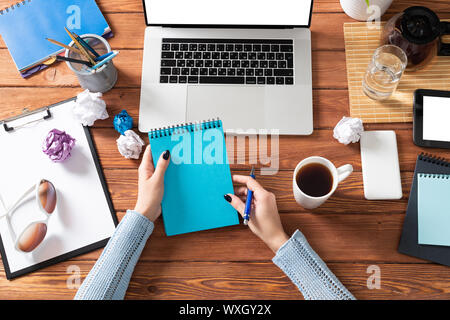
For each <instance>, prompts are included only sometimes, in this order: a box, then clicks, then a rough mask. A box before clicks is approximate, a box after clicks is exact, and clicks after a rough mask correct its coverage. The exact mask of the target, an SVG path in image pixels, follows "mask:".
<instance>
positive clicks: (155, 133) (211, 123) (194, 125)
mask: <svg viewBox="0 0 450 320" xmlns="http://www.w3.org/2000/svg"><path fill="white" fill-rule="evenodd" d="M221 127H222V121H221V120H220V119H219V118H217V119H210V120H204V121H197V122H189V123H183V124H178V125H174V126H168V127H162V128H158V129H154V130H151V131H150V132H149V133H148V136H149V138H150V139H157V138H162V137H169V136H172V135H177V134H184V133H189V132H195V131H201V130H209V129H217V128H221Z"/></svg>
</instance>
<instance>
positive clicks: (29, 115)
mask: <svg viewBox="0 0 450 320" xmlns="http://www.w3.org/2000/svg"><path fill="white" fill-rule="evenodd" d="M75 99H76V98H71V99H68V100H65V101H62V102H59V103H56V104H53V105H50V106H47V107H44V108H40V109H37V110H35V111H31V112H25V113H24V114H22V115H19V116H15V117H12V118H8V119H6V120H2V121H0V131H3V132H0V141H2V139H4V140H8V137H9V136H10V137H11V139H12V138H13V136H14V135H17V134H18V133H19V132H20V131H21V130H31V129H32V130H33V134H34V132H35V131H36V129H35V128H37V127H40V126H49V125H52V123H53V122H55V117H56V115H55V113H58V114H60V115H61V114H63V113H66V112H67V113H68V114H69V113H70V115H71V110H69V108H70V106H69V105H70V104H72V103H74V101H75ZM66 106H67V108H66ZM64 117H66V116H64ZM61 118H62V116H61ZM25 119H26V120H25ZM17 121H23V123H21V124H19V125H15V123H16V122H17ZM70 121H72V122H70ZM65 122H66V123H71V124H70V125H69V126H72V125H73V126H78V124H77V123H76V122H75V120H69V119H65ZM79 126H80V127H81V128H79V130H78V131H77V133H78V137H77V144H80V143H82V144H83V145H82V146H80V147H79V148H80V150H77V149H76V148H77V144H76V145H75V148H74V149H73V150H72V157H71V158H73V157H74V155H76V154H78V155H79V154H81V153H84V157H85V158H87V160H86V163H87V164H84V165H85V166H86V168H88V169H86V172H88V173H89V179H90V181H93V183H90V184H91V185H94V184H95V191H96V193H95V192H94V193H93V194H97V195H100V193H102V195H103V196H104V199H96V201H95V202H99V203H100V204H96V206H98V207H99V208H102V210H101V211H102V212H101V215H102V218H101V219H100V218H99V219H97V220H95V218H94V221H97V222H103V223H102V224H105V225H106V226H103V227H101V226H98V227H99V229H101V228H103V229H102V235H99V236H98V237H100V238H102V239H97V241H93V242H92V243H90V242H89V241H88V240H86V241H87V242H86V243H84V244H83V245H81V246H79V247H76V246H77V245H76V244H71V243H69V244H67V245H66V244H65V243H63V244H64V248H66V247H67V248H69V247H71V245H72V246H73V247H74V248H72V249H73V250H69V251H67V252H64V253H62V254H58V255H56V256H53V257H51V258H49V259H41V258H36V255H37V256H38V255H39V254H41V255H42V256H46V257H47V256H51V255H52V253H51V248H52V245H53V244H51V243H50V244H49V245H47V248H46V249H42V250H41V252H38V253H37V254H35V251H36V250H39V249H40V247H41V246H42V245H43V243H45V242H46V240H47V239H44V241H43V243H41V245H40V246H39V247H38V248H36V250H34V251H33V252H32V253H26V254H25V253H21V252H20V253H19V254H21V255H30V254H35V256H32V257H27V258H26V259H29V260H30V259H31V260H30V261H34V260H36V261H37V263H31V265H29V266H26V267H24V268H19V269H18V268H17V266H16V265H14V268H12V262H13V261H12V260H11V256H12V257H13V258H14V257H16V259H19V258H17V257H18V256H17V255H16V254H15V253H12V251H11V248H10V246H7V245H6V243H5V241H7V242H8V241H10V240H9V238H10V235H5V234H4V232H3V231H4V229H3V231H2V227H1V224H2V223H4V221H3V222H2V221H0V254H1V257H2V261H3V264H4V268H5V274H6V278H7V279H8V280H11V279H13V278H16V277H19V276H23V275H25V274H28V273H30V272H34V271H36V270H39V269H42V268H45V267H48V266H51V265H54V264H56V263H59V262H62V261H65V260H68V259H71V258H74V257H76V256H79V255H81V254H85V253H88V252H90V251H93V250H96V249H99V248H102V247H104V246H105V245H106V244H107V242H108V240H109V238H110V236H111V235H112V233H113V232H114V230H115V228H116V227H117V224H118V219H117V216H116V214H115V210H114V207H113V203H112V200H111V197H110V194H109V191H108V187H107V183H106V180H105V177H104V174H103V171H102V168H101V165H100V161H99V159H98V155H97V150H96V148H95V144H94V141H93V139H92V136H91V132H90V129H89V127H84V126H82V125H81V124H79ZM30 127H31V128H30ZM42 130H43V129H41V131H42ZM72 130H73V129H72ZM68 133H69V134H71V133H70V132H68ZM27 134H28V133H27ZM30 134H31V131H30ZM20 135H22V134H20ZM23 135H25V133H24V134H23ZM36 139H37V138H36ZM84 139H85V140H84ZM42 141H43V140H42ZM39 147H40V146H39ZM41 153H42V156H44V157H47V156H46V155H45V154H43V152H41ZM34 154H35V153H33V155H34ZM37 156H38V157H40V155H37ZM90 157H91V158H90ZM46 160H48V162H49V163H51V165H52V166H53V165H54V167H53V168H55V169H54V170H60V171H61V170H63V171H61V172H63V173H64V172H65V173H67V175H68V176H69V175H70V179H81V178H86V177H85V176H83V174H81V175H80V174H79V172H71V171H70V170H67V168H65V167H64V165H65V163H52V162H51V160H50V159H48V158H47V159H46ZM70 160H71V159H68V160H67V162H69V161H70ZM1 161H2V158H0V162H1ZM40 161H41V162H42V163H45V162H43V161H44V160H43V159H40ZM79 163H80V161H78V159H74V161H73V163H71V164H69V165H67V167H70V168H72V167H73V168H75V167H76V166H78V165H79ZM49 166H50V164H49ZM0 167H1V165H0ZM61 168H65V169H61ZM0 170H1V168H0ZM48 170H50V169H48ZM44 171H45V170H44ZM95 173H96V175H97V178H98V180H97V179H96V178H95V177H94V174H95ZM78 176H81V178H78ZM86 176H87V174H86ZM58 178H59V179H60V180H61V181H62V179H63V177H58ZM77 182H78V183H80V181H78V180H77ZM97 182H98V185H97ZM60 184H62V183H60ZM91 185H89V186H86V188H92V189H93V188H94V186H91ZM27 187H29V186H28V185H24V186H22V189H25V188H27ZM55 187H56V189H57V191H58V192H59V190H58V185H57V184H56V185H55ZM68 189H69V188H68V187H65V190H68ZM2 190H3V191H4V190H5V188H1V183H0V194H1V193H2ZM69 190H70V189H69ZM78 191H79V192H81V191H80V189H79V188H78ZM83 192H84V191H83ZM86 192H87V191H86ZM69 193H70V191H69V192H66V194H65V195H64V196H63V197H62V198H63V200H64V197H65V198H67V197H68V194H69ZM3 199H5V197H3ZM59 199H60V194H59V193H58V205H57V210H58V207H59V206H60V205H59V203H60V200H59ZM15 200H16V199H12V200H11V199H9V201H8V204H10V203H11V201H15ZM87 200H91V199H87ZM85 202H86V201H85ZM67 203H68V201H67V199H66V204H65V206H66V207H68V206H67ZM80 205H81V204H77V205H76V206H80ZM83 205H86V206H87V204H83ZM2 210H3V208H2ZM72 210H74V209H72ZM66 211H68V212H70V209H69V210H66ZM80 211H82V210H80ZM81 213H83V214H85V213H84V212H81ZM81 213H80V216H81ZM56 214H60V215H61V214H62V213H60V212H56ZM94 214H95V212H94V213H92V215H94ZM52 215H53V214H52ZM72 216H73V215H72ZM91 217H95V216H89V218H91ZM52 218H53V216H52V217H51V218H50V220H49V228H48V233H47V236H46V238H47V237H48V236H49V233H50V232H51V227H52V225H50V223H51V219H52ZM66 219H67V217H66ZM76 219H79V217H78V216H77V217H76ZM109 219H111V220H110V221H109ZM1 220H4V218H3V219H1ZM60 220H62V218H60ZM73 221H76V220H72V222H73ZM66 222H67V221H66ZM89 223H90V222H86V224H85V225H86V226H88V228H87V229H89V230H91V229H93V228H96V226H93V225H92V226H91V225H90V224H89ZM99 224H100V223H99ZM74 225H77V227H79V225H81V222H79V221H76V223H74ZM54 226H55V228H56V229H58V230H62V232H61V235H66V234H69V233H70V228H71V227H73V225H72V226H70V224H69V226H64V225H63V223H62V222H61V221H59V224H58V222H55V223H54ZM64 227H67V231H66V230H65V229H64ZM86 232H87V231H86ZM104 235H108V236H107V237H104ZM6 237H8V238H6ZM73 237H74V238H75V236H73ZM88 238H89V239H94V238H96V235H91V234H90V235H89V237H88ZM60 239H64V238H62V237H60ZM52 240H54V239H49V242H51V241H52ZM67 242H69V241H67ZM54 247H56V246H54ZM75 247H76V248H75ZM58 250H59V251H61V252H62V251H64V250H63V249H61V248H58ZM58 250H55V252H58ZM21 257H22V256H21ZM20 260H25V258H20ZM41 260H42V261H41ZM21 263H22V261H21ZM24 265H25V264H24Z"/></svg>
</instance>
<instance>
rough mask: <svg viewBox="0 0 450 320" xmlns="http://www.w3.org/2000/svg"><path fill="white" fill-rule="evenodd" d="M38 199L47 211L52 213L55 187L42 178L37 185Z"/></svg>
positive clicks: (54, 203) (54, 205)
mask: <svg viewBox="0 0 450 320" xmlns="http://www.w3.org/2000/svg"><path fill="white" fill-rule="evenodd" d="M38 193H39V201H40V202H41V204H42V207H43V208H44V210H45V211H46V212H47V213H49V214H50V213H53V211H55V207H56V189H55V187H54V186H53V184H52V183H51V182H50V181H47V180H42V181H41V184H40V185H39V190H38Z"/></svg>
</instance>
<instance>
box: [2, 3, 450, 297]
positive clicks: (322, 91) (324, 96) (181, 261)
mask: <svg viewBox="0 0 450 320" xmlns="http://www.w3.org/2000/svg"><path fill="white" fill-rule="evenodd" d="M97 2H98V3H99V5H100V7H101V9H102V11H103V13H104V14H105V15H106V18H107V20H108V21H109V23H110V24H111V27H112V30H113V31H114V33H115V37H114V38H112V39H111V40H110V43H111V46H112V47H113V48H114V49H119V50H121V53H120V55H119V56H118V57H117V58H116V59H115V61H114V62H115V64H116V66H117V68H118V69H119V81H118V83H117V85H116V87H115V88H114V89H113V90H112V91H111V92H109V93H107V94H106V95H105V100H106V101H107V105H108V111H109V114H110V116H111V117H113V116H114V115H115V114H117V113H119V112H120V111H121V110H122V109H127V110H128V112H129V113H130V115H131V116H132V117H134V119H135V120H136V122H137V120H138V110H139V91H140V81H141V65H142V48H143V41H144V29H145V22H144V15H143V12H142V3H141V1H140V0H98V1H97ZM11 3H12V1H10V0H0V7H5V6H7V5H9V4H11ZM413 4H425V5H427V6H429V7H431V8H432V9H434V10H436V11H437V12H439V15H440V16H441V17H442V18H444V17H447V18H448V17H450V7H449V5H448V0H433V1H411V0H394V4H393V6H392V7H391V9H390V10H389V13H388V14H387V16H386V17H390V16H392V14H393V13H396V12H399V11H400V10H403V9H404V8H406V7H408V6H410V5H413ZM347 21H352V19H350V18H349V17H347V16H346V15H345V14H344V13H343V12H342V9H341V7H340V5H339V1H337V0H316V1H315V4H314V15H313V19H312V28H311V29H312V32H313V34H312V39H313V40H312V41H313V82H314V83H313V87H314V128H315V131H314V134H313V135H312V136H309V137H281V138H280V150H279V152H280V153H279V158H280V172H279V173H278V174H277V175H276V176H275V177H273V176H269V177H259V178H258V179H259V181H260V182H261V183H262V184H263V186H265V187H266V188H267V189H269V190H271V191H272V192H274V193H275V194H276V196H277V198H278V206H279V210H280V212H281V216H282V221H283V224H284V226H285V228H286V230H287V231H288V232H289V233H292V232H293V231H295V230H296V229H297V228H298V229H300V230H301V231H302V232H303V233H304V234H305V235H306V237H307V238H308V240H309V242H310V244H311V246H312V247H313V248H314V249H315V250H316V251H317V253H318V254H319V255H320V256H321V257H322V259H323V260H325V261H326V262H327V263H328V266H329V267H330V269H331V270H332V271H333V272H334V273H335V274H336V276H337V277H338V278H339V279H340V280H341V281H342V282H343V283H344V285H346V286H347V288H348V289H349V290H350V291H351V292H352V293H353V294H354V295H355V296H356V297H357V298H359V299H449V298H450V275H449V270H450V269H449V268H447V267H444V266H440V265H436V264H432V263H429V262H427V261H423V260H419V259H415V258H412V257H409V256H405V255H402V254H399V253H398V252H397V246H398V242H399V238H400V234H401V229H402V224H403V218H404V212H405V210H406V205H407V198H408V195H409V189H410V186H411V180H412V175H413V170H414V164H415V160H416V156H417V154H418V153H420V152H421V151H423V150H421V149H420V148H418V147H416V146H414V144H413V142H412V125H411V124H409V123H408V124H390V125H387V124H386V125H366V129H368V130H374V129H395V130H396V132H397V139H398V144H399V153H400V162H401V170H402V180H403V188H404V189H403V190H404V198H403V200H401V201H381V202H369V201H365V200H364V196H363V183H362V175H361V162H360V155H359V145H357V144H355V145H352V146H343V145H341V144H339V143H337V141H336V140H334V139H333V133H332V129H333V127H334V126H335V124H336V123H337V122H338V121H339V120H340V119H341V118H342V116H344V115H348V114H349V107H348V91H347V79H346V67H345V52H344V39H343V23H344V22H347ZM78 92H80V88H79V86H78V82H77V79H76V77H75V75H74V74H73V73H72V72H71V71H70V70H69V69H68V68H67V66H66V65H65V64H60V65H58V66H54V67H51V68H49V69H47V70H45V71H44V72H41V73H39V74H37V75H35V76H33V77H31V78H30V79H28V80H23V79H22V78H21V77H20V76H19V75H18V72H17V70H16V68H15V66H14V64H13V62H12V60H11V58H10V55H9V53H8V51H7V49H6V47H5V45H4V43H3V41H0V97H1V98H0V99H1V100H0V101H1V104H0V118H5V117H8V116H11V115H14V114H17V113H20V111H21V110H22V109H23V108H24V107H28V108H30V109H33V108H38V107H41V106H44V105H48V104H52V103H55V102H58V101H61V100H64V99H67V98H70V97H72V96H74V95H76V94H77V93H78ZM92 131H93V135H94V138H95V143H96V145H97V148H98V151H99V154H100V160H101V164H102V166H103V170H104V172H105V175H106V178H107V182H108V186H109V189H110V192H111V195H112V198H113V202H114V207H115V209H116V210H117V213H118V216H119V218H122V217H123V215H124V212H125V210H126V209H128V208H132V207H133V206H134V203H135V199H136V189H137V170H136V169H137V167H138V165H139V161H132V160H125V159H124V158H122V157H121V155H120V154H119V152H118V151H117V148H116V142H115V140H116V139H117V137H118V133H117V132H115V131H114V129H113V127H112V119H108V120H105V121H99V122H97V123H96V124H95V127H94V128H93V130H92ZM144 136H145V135H143V137H144ZM145 139H146V141H147V142H148V138H146V137H145ZM430 151H431V152H433V153H436V154H437V155H439V156H443V157H447V158H450V153H449V152H444V151H442V150H430ZM311 155H320V156H324V157H327V158H329V159H331V160H332V161H333V162H334V163H335V164H336V165H337V166H340V165H343V164H345V163H350V164H352V165H353V166H354V168H355V171H356V172H355V173H353V174H352V175H351V176H350V178H349V179H348V180H347V181H345V183H343V184H342V185H341V186H340V188H339V190H338V191H337V192H336V194H335V195H334V196H333V197H332V198H331V199H330V200H329V201H328V202H327V203H326V204H325V205H324V206H322V207H321V208H320V209H318V210H316V211H314V213H311V212H308V211H307V210H304V209H303V208H301V207H300V206H298V205H297V204H296V203H295V201H294V198H293V195H292V190H291V178H292V172H293V169H294V168H295V166H296V164H297V163H298V162H299V161H300V160H302V159H303V158H306V157H308V156H311ZM247 161H248V159H247ZM233 172H234V173H241V174H242V173H245V174H247V173H248V166H243V165H234V166H233ZM100 253H101V251H100V250H98V251H95V252H92V253H90V254H86V255H83V256H80V257H78V258H76V259H73V260H71V261H66V262H63V263H60V264H57V265H55V266H52V267H49V268H46V269H44V270H41V271H39V272H35V273H33V274H30V275H27V276H25V277H23V278H20V279H16V280H14V281H7V280H6V279H5V277H4V270H3V265H1V266H0V298H1V299H71V298H72V297H73V296H74V294H75V291H76V290H69V289H67V287H66V280H67V278H68V277H69V274H68V273H67V268H68V267H69V266H70V265H77V266H79V267H80V269H81V273H82V277H83V279H84V277H85V276H86V274H87V273H88V272H89V270H90V269H91V267H92V266H93V265H94V263H95V261H96V260H97V258H98V257H99V255H100ZM272 257H273V254H272V252H271V251H270V250H269V249H267V248H266V247H265V246H264V245H263V243H262V242H261V241H259V240H258V239H256V237H255V236H253V235H252V233H251V232H250V231H249V230H248V229H247V228H245V227H244V226H236V227H231V228H226V229H222V230H218V231H206V232H200V233H194V234H188V235H183V236H177V237H171V238H167V237H165V235H164V231H163V225H162V221H161V220H160V221H158V222H157V223H156V229H155V231H154V234H153V235H152V236H151V239H150V241H149V243H148V244H147V246H146V248H145V250H144V252H143V254H142V256H141V259H140V261H139V263H138V265H137V267H136V270H135V272H134V275H133V278H132V279H131V283H130V287H129V290H128V293H127V298H129V299H302V296H301V294H300V293H299V291H298V290H297V288H296V287H295V286H294V285H293V284H292V283H291V282H290V280H289V279H288V278H287V277H286V276H285V275H284V274H283V273H282V272H281V271H280V270H279V269H278V268H277V267H276V266H275V265H274V264H273V263H272V262H271V259H272ZM370 265H377V266H379V267H380V269H381V289H379V290H369V289H368V288H367V285H366V282H367V279H368V277H369V274H367V268H368V266H370Z"/></svg>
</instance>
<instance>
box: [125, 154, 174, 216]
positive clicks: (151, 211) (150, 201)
mask: <svg viewBox="0 0 450 320" xmlns="http://www.w3.org/2000/svg"><path fill="white" fill-rule="evenodd" d="M169 159H170V152H169V150H167V151H165V152H164V153H163V154H162V155H161V156H160V157H159V160H158V163H157V165H156V169H155V166H154V165H153V160H152V152H151V149H150V145H148V146H147V148H146V149H145V152H144V156H143V157H142V162H141V165H140V166H139V191H138V199H137V202H136V207H135V208H134V211H137V212H139V213H140V214H142V215H144V216H146V217H147V218H148V219H149V220H150V221H152V222H155V220H156V219H157V218H158V217H159V216H160V215H161V201H162V198H163V195H164V174H165V173H166V169H167V167H168V166H169V162H170V161H169Z"/></svg>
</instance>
